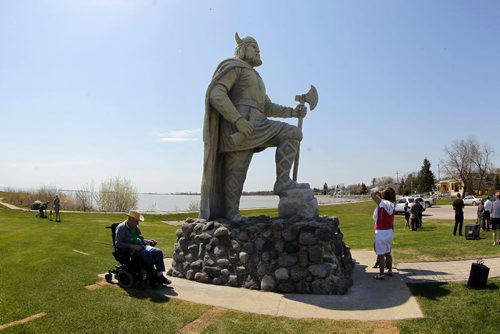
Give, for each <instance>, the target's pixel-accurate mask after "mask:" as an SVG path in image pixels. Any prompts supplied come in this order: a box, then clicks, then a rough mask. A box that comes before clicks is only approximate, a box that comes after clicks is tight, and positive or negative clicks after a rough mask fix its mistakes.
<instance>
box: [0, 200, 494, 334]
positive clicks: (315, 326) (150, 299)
mask: <svg viewBox="0 0 500 334" xmlns="http://www.w3.org/2000/svg"><path fill="white" fill-rule="evenodd" d="M320 210H321V214H322V215H334V216H338V217H339V219H340V224H341V225H340V227H341V230H342V232H343V233H344V239H345V241H346V243H347V244H348V245H349V246H350V247H351V248H352V249H371V245H372V241H373V221H372V219H371V214H372V212H373V203H371V202H365V203H355V204H340V205H329V206H321V208H320ZM245 214H247V215H261V214H265V215H270V216H276V214H277V212H276V210H247V211H245ZM188 216H195V214H194V213H193V214H175V215H174V214H172V215H146V221H145V222H143V223H141V229H142V231H143V234H144V235H145V236H146V237H148V236H150V237H154V238H155V239H156V240H158V241H159V246H160V247H161V248H162V249H163V250H164V252H165V254H166V255H169V254H171V253H172V251H173V243H174V240H175V230H176V228H175V227H172V226H169V225H167V224H164V223H162V220H182V219H185V218H186V217H188ZM124 217H125V216H124V215H118V214H106V213H62V217H61V218H62V223H60V224H56V223H55V222H50V221H48V219H38V218H35V213H34V212H22V211H14V210H9V209H6V208H4V207H3V206H0V251H1V254H2V256H1V257H0V325H2V324H6V323H9V322H12V321H15V320H19V319H23V318H26V317H28V316H31V315H33V314H36V313H39V312H45V313H46V316H44V317H42V318H39V319H37V320H34V321H31V322H28V323H26V324H22V325H18V326H15V327H11V328H9V329H6V330H5V331H4V332H5V333H25V332H26V333H69V332H72V333H108V332H119V333H122V332H126V333H129V332H130V333H146V332H150V333H158V332H162V333H171V332H175V331H176V330H178V329H180V328H182V327H183V326H185V325H186V324H188V323H190V322H191V321H193V320H195V319H196V318H198V317H199V316H200V315H202V314H203V313H204V312H206V311H207V310H209V309H210V307H209V306H204V305H197V304H192V303H187V302H183V301H180V300H171V299H168V298H160V297H158V295H155V294H152V293H150V292H148V291H147V290H144V291H132V292H130V291H129V292H128V293H127V292H126V291H125V290H123V289H120V288H118V287H116V286H113V287H111V286H106V287H103V288H100V289H97V290H95V291H89V290H87V289H85V286H87V285H90V284H94V283H96V282H97V281H98V277H97V275H98V274H99V273H104V272H106V271H107V270H108V269H109V268H111V267H112V266H114V265H115V261H114V259H113V257H112V255H111V251H112V248H111V247H110V244H111V235H110V231H109V229H105V226H107V225H110V224H111V223H113V222H120V221H122V220H123V219H124ZM396 220H397V221H396V237H395V242H394V254H395V256H394V257H395V260H396V262H398V261H415V260H421V259H433V260H440V259H452V258H453V259H458V258H475V257H487V256H499V255H500V247H493V246H491V244H490V241H489V240H490V235H489V234H488V235H485V234H483V235H482V239H481V240H479V241H466V240H465V239H464V238H458V237H455V238H453V237H452V236H451V229H452V227H453V222H452V221H451V220H450V221H432V220H430V221H427V220H424V229H423V230H422V231H419V232H416V233H415V232H410V231H408V230H404V229H403V228H402V227H403V218H402V217H398V218H396ZM466 223H467V222H466ZM76 251H78V252H76ZM80 252H83V253H86V254H88V255H84V254H82V253H80ZM463 284H464V283H463V282H457V283H449V284H439V285H438V284H423V285H412V286H410V288H411V290H412V291H413V293H414V295H415V296H416V297H417V299H418V301H419V304H420V305H421V307H422V310H423V312H424V314H425V316H426V318H424V319H416V320H404V321H398V322H362V321H326V320H297V319H288V318H283V317H271V316H259V315H254V314H246V313H241V312H235V311H228V312H226V313H225V314H224V315H223V316H222V317H221V318H219V319H216V320H214V321H213V323H211V324H210V325H209V326H208V327H207V328H206V329H205V332H206V333H225V332H238V333H242V332H248V333H284V332H292V333H303V332H305V333H313V332H314V333H326V332H352V333H357V332H372V331H373V330H374V329H377V328H378V329H393V328H398V329H399V330H401V331H402V332H422V333H423V332H425V333H427V332H449V333H458V332H474V329H476V328H481V332H482V333H494V332H498V331H497V330H495V329H497V328H498V321H496V322H495V320H494V319H496V318H497V316H498V312H499V311H500V304H499V303H500V290H499V288H498V287H499V285H500V281H499V280H489V286H488V289H485V290H481V291H475V290H465V289H463Z"/></svg>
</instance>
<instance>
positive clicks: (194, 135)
mask: <svg viewBox="0 0 500 334" xmlns="http://www.w3.org/2000/svg"><path fill="white" fill-rule="evenodd" d="M201 130H202V129H201V128H199V129H191V130H174V131H169V132H167V133H163V134H160V135H159V137H160V141H161V142H162V143H183V142H189V141H199V140H200V134H201Z"/></svg>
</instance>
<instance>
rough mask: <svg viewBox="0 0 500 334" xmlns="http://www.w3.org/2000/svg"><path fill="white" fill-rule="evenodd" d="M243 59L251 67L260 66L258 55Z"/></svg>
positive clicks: (260, 61)
mask: <svg viewBox="0 0 500 334" xmlns="http://www.w3.org/2000/svg"><path fill="white" fill-rule="evenodd" d="M246 58H247V59H245V60H246V61H247V62H248V63H249V64H250V65H251V66H253V67H257V66H260V65H262V60H261V59H260V56H259V55H255V56H253V57H246Z"/></svg>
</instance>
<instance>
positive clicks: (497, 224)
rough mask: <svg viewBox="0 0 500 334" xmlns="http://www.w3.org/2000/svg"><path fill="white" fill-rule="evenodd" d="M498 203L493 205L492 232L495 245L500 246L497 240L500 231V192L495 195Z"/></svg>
mask: <svg viewBox="0 0 500 334" xmlns="http://www.w3.org/2000/svg"><path fill="white" fill-rule="evenodd" d="M495 197H496V201H495V202H493V203H492V204H491V231H492V235H493V245H496V244H497V243H499V244H500V240H498V239H497V230H500V191H497V193H496V194H495Z"/></svg>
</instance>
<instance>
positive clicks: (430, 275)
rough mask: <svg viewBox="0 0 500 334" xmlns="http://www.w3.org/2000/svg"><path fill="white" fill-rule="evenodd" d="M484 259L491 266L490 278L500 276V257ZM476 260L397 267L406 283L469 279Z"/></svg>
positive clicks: (404, 264)
mask: <svg viewBox="0 0 500 334" xmlns="http://www.w3.org/2000/svg"><path fill="white" fill-rule="evenodd" d="M499 250H500V248H499ZM483 261H484V265H485V266H487V267H489V268H490V272H489V275H488V278H496V277H500V257H494V258H487V259H483ZM476 262H477V261H476V260H461V261H447V262H438V261H432V262H415V263H399V264H397V268H398V271H399V275H400V277H401V278H402V279H403V280H404V281H405V282H406V283H430V282H434V283H437V282H450V281H467V280H468V279H469V274H470V268H471V264H473V263H476Z"/></svg>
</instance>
